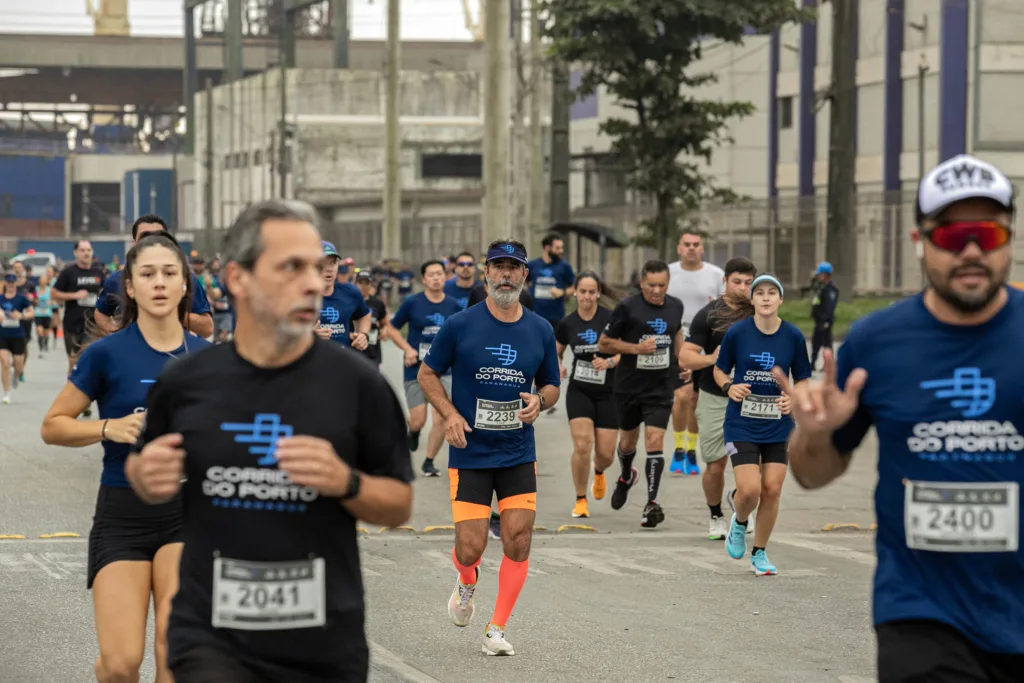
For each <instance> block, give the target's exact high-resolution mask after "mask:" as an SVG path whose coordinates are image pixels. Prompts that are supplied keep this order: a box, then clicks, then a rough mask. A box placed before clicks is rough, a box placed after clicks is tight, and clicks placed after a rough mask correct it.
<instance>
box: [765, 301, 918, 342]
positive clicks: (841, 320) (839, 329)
mask: <svg viewBox="0 0 1024 683" xmlns="http://www.w3.org/2000/svg"><path fill="white" fill-rule="evenodd" d="M902 298H903V297H899V296H858V297H854V298H853V300H852V301H840V302H839V305H838V306H836V323H835V329H834V330H833V337H834V338H835V339H837V340H838V339H842V338H843V337H845V336H846V333H847V332H848V331H849V330H850V325H852V324H853V321H854V320H857V319H858V318H863V317H864V316H866V315H867V314H869V313H872V312H874V311H877V310H879V309H882V308H885V307H886V306H889V305H890V304H892V303H894V302H896V301H899V300H900V299H902ZM779 315H781V316H782V319H783V320H788V321H789V322H791V323H793V324H794V325H796V326H797V327H799V328H800V330H801V331H802V332H803V333H804V336H806V337H807V338H808V339H810V337H811V332H812V331H813V330H814V321H813V320H811V297H807V298H804V299H796V300H787V301H786V302H785V303H783V304H782V310H780V311H779Z"/></svg>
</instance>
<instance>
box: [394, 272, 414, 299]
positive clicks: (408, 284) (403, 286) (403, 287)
mask: <svg viewBox="0 0 1024 683" xmlns="http://www.w3.org/2000/svg"><path fill="white" fill-rule="evenodd" d="M395 279H396V280H398V293H399V294H408V293H409V292H411V291H412V280H413V274H412V272H410V271H408V270H401V271H399V272H397V273H395Z"/></svg>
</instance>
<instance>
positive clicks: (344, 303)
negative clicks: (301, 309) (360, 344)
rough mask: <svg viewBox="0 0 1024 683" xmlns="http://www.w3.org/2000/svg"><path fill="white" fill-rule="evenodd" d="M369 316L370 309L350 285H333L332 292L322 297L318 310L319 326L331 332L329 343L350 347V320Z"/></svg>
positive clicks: (356, 288) (360, 294)
mask: <svg viewBox="0 0 1024 683" xmlns="http://www.w3.org/2000/svg"><path fill="white" fill-rule="evenodd" d="M368 315H370V307H369V306H367V305H366V300H365V299H363V293H362V292H360V291H359V288H358V287H356V286H355V285H351V284H342V283H340V282H338V283H335V285H334V291H333V292H331V294H330V296H325V297H324V302H323V307H322V308H321V309H320V326H321V327H326V328H328V329H330V330H331V341H335V342H338V343H339V344H343V345H345V346H352V340H351V339H350V338H349V336H348V335H349V333H351V332H352V330H350V329H349V321H350V320H362V319H363V318H364V317H365V316H368Z"/></svg>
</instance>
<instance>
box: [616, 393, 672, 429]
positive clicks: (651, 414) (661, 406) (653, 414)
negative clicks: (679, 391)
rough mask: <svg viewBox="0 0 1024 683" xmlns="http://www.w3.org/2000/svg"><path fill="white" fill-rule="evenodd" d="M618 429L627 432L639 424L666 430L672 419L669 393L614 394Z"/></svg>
mask: <svg viewBox="0 0 1024 683" xmlns="http://www.w3.org/2000/svg"><path fill="white" fill-rule="evenodd" d="M615 405H616V412H618V414H619V429H623V430H625V431H627V432H629V431H632V430H634V429H636V428H637V427H639V426H640V424H641V423H643V424H645V425H647V426H648V427H654V428H655V429H666V428H667V427H668V421H669V419H670V418H671V417H672V394H671V393H665V394H662V393H645V394H615Z"/></svg>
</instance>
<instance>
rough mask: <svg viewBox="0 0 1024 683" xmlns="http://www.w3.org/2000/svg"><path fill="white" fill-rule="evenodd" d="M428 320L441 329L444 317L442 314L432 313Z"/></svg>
mask: <svg viewBox="0 0 1024 683" xmlns="http://www.w3.org/2000/svg"><path fill="white" fill-rule="evenodd" d="M427 320H429V321H430V322H432V323H434V324H435V325H437V326H438V327H440V326H441V323H443V322H444V316H443V315H441V314H440V313H431V314H430V315H428V316H427Z"/></svg>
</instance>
